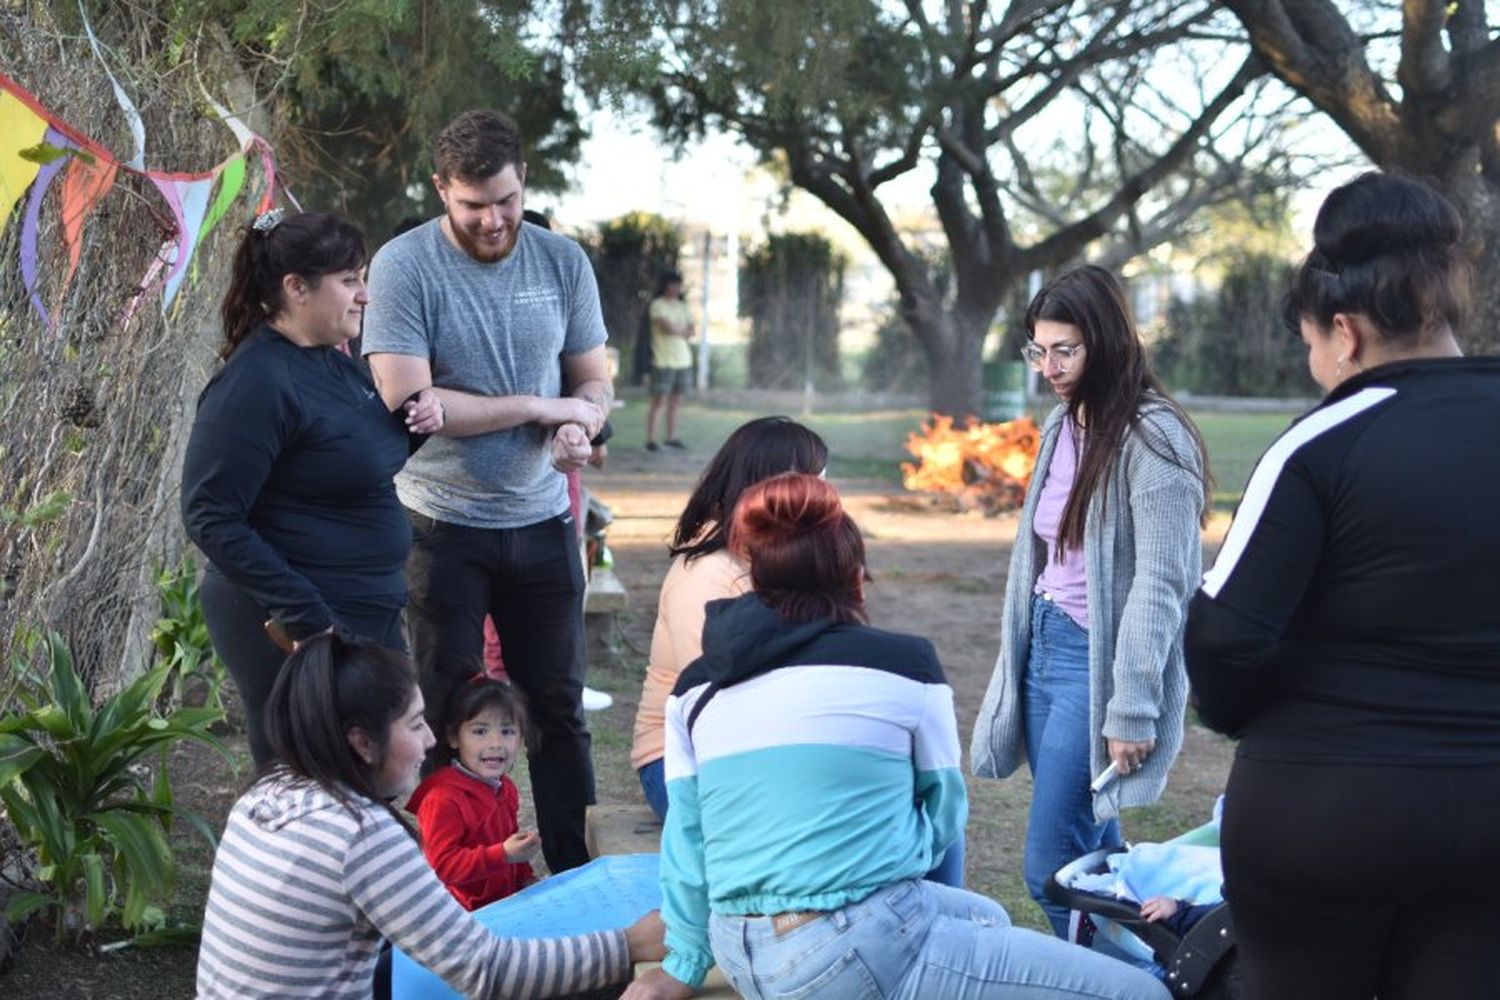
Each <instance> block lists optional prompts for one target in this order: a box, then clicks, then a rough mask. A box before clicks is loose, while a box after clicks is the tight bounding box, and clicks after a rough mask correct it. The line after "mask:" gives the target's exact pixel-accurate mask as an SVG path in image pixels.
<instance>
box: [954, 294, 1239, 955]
mask: <svg viewBox="0 0 1500 1000" xmlns="http://www.w3.org/2000/svg"><path fill="white" fill-rule="evenodd" d="M1026 335H1027V339H1028V343H1027V345H1026V347H1025V348H1024V349H1023V350H1022V352H1021V353H1022V356H1023V357H1024V358H1025V359H1026V361H1027V363H1028V364H1030V366H1031V368H1032V370H1033V371H1036V372H1037V373H1038V374H1040V375H1041V376H1042V377H1043V378H1045V379H1046V380H1047V383H1048V384H1049V385H1050V386H1051V387H1052V391H1053V392H1054V393H1055V394H1056V395H1057V398H1058V404H1059V405H1058V406H1057V407H1056V408H1055V409H1054V410H1053V411H1052V414H1051V416H1049V417H1048V418H1047V422H1046V424H1045V426H1044V427H1043V430H1042V442H1041V448H1040V451H1039V453H1038V455H1037V465H1036V471H1035V472H1034V473H1033V475H1032V479H1031V488H1030V490H1029V491H1028V493H1027V497H1026V503H1025V505H1024V506H1023V507H1022V510H1021V520H1020V524H1019V526H1018V527H1017V529H1016V544H1015V548H1014V550H1013V552H1012V555H1011V561H1010V572H1009V576H1008V578H1007V583H1006V588H1005V600H1004V606H1003V618H1002V625H1001V638H1000V656H999V659H998V660H997V661H996V663H995V672H994V675H993V676H992V677H991V679H990V686H989V690H988V691H987V692H986V694H985V697H984V703H983V705H982V706H981V707H980V710H979V717H978V719H977V720H976V722H975V726H974V737H973V743H972V746H971V749H970V757H971V760H972V767H973V770H974V773H975V775H977V776H979V777H983V778H1003V777H1006V776H1007V775H1009V774H1011V773H1012V772H1013V771H1015V769H1016V768H1017V767H1018V766H1019V765H1020V763H1021V760H1022V757H1023V755H1024V757H1025V759H1026V760H1027V761H1028V762H1029V763H1030V765H1031V776H1032V782H1033V791H1032V798H1031V811H1030V816H1029V819H1028V822H1027V829H1026V851H1025V858H1024V866H1023V867H1024V875H1025V880H1026V887H1027V889H1028V890H1029V891H1030V893H1031V896H1032V898H1033V899H1035V900H1036V901H1037V902H1038V903H1039V904H1040V905H1041V907H1042V910H1043V911H1044V912H1045V913H1046V915H1047V918H1048V920H1049V921H1050V922H1051V924H1052V928H1053V931H1054V932H1055V933H1056V934H1058V935H1059V936H1066V935H1067V927H1068V911H1067V909H1066V908H1065V907H1061V906H1059V905H1057V904H1056V903H1053V902H1051V901H1050V900H1048V899H1047V898H1046V897H1045V895H1044V893H1043V889H1044V887H1045V885H1046V882H1047V878H1048V876H1049V875H1051V874H1052V873H1053V872H1055V871H1056V870H1057V869H1058V868H1060V867H1062V866H1063V865H1064V864H1066V863H1068V862H1069V861H1072V860H1074V859H1075V858H1077V857H1079V856H1080V855H1083V854H1086V853H1088V852H1089V851H1093V850H1097V849H1099V848H1100V847H1112V846H1118V845H1119V844H1120V843H1121V840H1120V828H1119V821H1118V816H1119V811H1120V808H1121V807H1123V806H1143V805H1149V804H1150V803H1152V802H1155V801H1156V800H1157V799H1158V798H1159V797H1160V796H1161V793H1162V789H1163V788H1164V787H1165V786H1166V782H1167V772H1168V770H1170V768H1171V766H1172V761H1173V760H1174V759H1175V758H1176V756H1177V751H1178V749H1179V747H1180V746H1181V744H1182V723H1183V714H1184V711H1185V707H1186V700H1187V677H1186V674H1185V672H1184V669H1183V661H1182V623H1183V618H1184V615H1185V613H1186V610H1187V603H1188V600H1189V598H1190V597H1191V596H1192V592H1193V588H1194V587H1196V586H1197V585H1198V580H1199V573H1200V569H1201V565H1202V546H1201V543H1200V540H1199V536H1198V531H1199V528H1200V527H1201V526H1202V523H1203V518H1204V517H1205V515H1206V514H1207V510H1208V498H1209V478H1208V471H1207V470H1208V459H1207V455H1206V454H1205V452H1204V448H1203V439H1202V438H1201V437H1200V436H1199V434H1198V430H1197V428H1195V427H1194V426H1193V423H1192V421H1191V420H1189V419H1188V416H1187V414H1186V413H1185V412H1183V409H1182V407H1181V406H1179V405H1178V404H1177V403H1176V402H1174V401H1173V400H1172V398H1171V397H1170V396H1168V395H1167V393H1166V391H1165V390H1164V389H1163V388H1162V385H1161V383H1160V381H1158V380H1157V378H1156V376H1155V374H1153V373H1152V371H1151V367H1150V365H1149V364H1148V363H1147V361H1146V354H1145V348H1144V346H1143V345H1142V343H1141V339H1140V336H1139V334H1138V333H1137V332H1136V328H1135V321H1134V319H1133V318H1132V317H1131V313H1130V306H1129V305H1128V303H1127V301H1126V297H1125V290H1124V289H1123V288H1122V287H1121V286H1120V283H1119V281H1118V280H1116V278H1115V277H1114V275H1112V274H1110V273H1109V272H1108V271H1105V270H1104V269H1102V268H1099V267H1094V266H1091V265H1085V266H1083V267H1078V268H1074V269H1073V270H1070V271H1068V272H1066V273H1064V274H1061V275H1059V276H1058V277H1056V278H1054V279H1053V280H1052V281H1050V282H1049V283H1048V284H1047V285H1046V286H1044V287H1043V288H1042V290H1041V291H1040V292H1038V293H1037V295H1036V298H1034V299H1033V300H1032V301H1031V305H1030V306H1029V307H1028V309H1027V310H1026ZM1096 778H1098V779H1099V780H1095V779H1096ZM1091 784H1092V785H1093V786H1094V787H1093V788H1091Z"/></svg>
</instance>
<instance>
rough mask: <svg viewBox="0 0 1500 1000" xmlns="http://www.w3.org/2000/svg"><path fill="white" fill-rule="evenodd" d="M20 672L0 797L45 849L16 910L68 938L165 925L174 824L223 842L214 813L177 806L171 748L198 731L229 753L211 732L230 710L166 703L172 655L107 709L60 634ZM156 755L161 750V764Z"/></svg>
mask: <svg viewBox="0 0 1500 1000" xmlns="http://www.w3.org/2000/svg"><path fill="white" fill-rule="evenodd" d="M37 661H40V664H41V666H40V668H39V667H38V666H37V665H36V663H37ZM12 671H13V673H14V675H15V676H17V678H18V680H19V682H18V684H17V687H16V690H15V692H14V694H13V700H14V703H15V706H16V707H15V708H13V709H8V710H7V711H6V713H5V714H3V715H0V804H3V805H4V807H5V812H6V815H7V816H8V817H9V819H10V822H11V823H12V824H13V825H14V826H15V828H16V832H17V834H18V835H19V836H20V839H21V842H22V843H23V844H24V845H26V846H27V847H29V848H30V849H32V850H34V851H35V852H36V862H37V866H36V870H35V882H36V885H37V886H38V888H35V889H29V890H27V891H23V892H19V893H17V894H16V895H14V896H12V897H11V900H10V903H9V904H8V905H7V907H6V911H5V915H6V918H7V919H9V920H12V921H18V920H21V919H24V918H25V917H28V916H30V915H33V914H40V915H43V916H44V917H47V918H49V919H50V920H51V922H52V924H53V926H54V927H55V929H56V935H57V938H58V939H59V940H62V939H64V938H68V937H72V938H73V939H74V940H78V939H81V938H83V937H84V936H85V935H87V934H90V933H92V932H95V931H97V930H99V929H100V928H103V927H105V926H107V925H109V924H111V923H112V922H114V921H116V920H118V922H119V923H120V925H122V926H123V927H124V928H125V929H126V930H127V931H131V932H134V933H142V932H152V931H161V930H163V929H164V925H165V923H166V921H165V915H164V912H163V910H162V909H161V904H162V903H164V902H165V901H166V899H167V898H168V897H169V896H170V894H171V890H172V882H173V874H174V865H173V860H172V853H171V850H170V848H169V846H168V836H169V835H170V833H171V829H172V824H173V820H174V819H178V818H181V819H183V820H185V821H187V822H189V823H191V824H192V825H193V826H195V827H196V828H197V829H198V830H200V831H201V832H202V833H203V834H204V835H205V836H207V837H208V838H209V840H210V841H212V839H213V834H212V831H211V830H210V829H209V827H208V825H207V824H206V823H204V822H203V820H201V819H199V818H198V817H196V816H192V815H190V814H188V813H185V812H180V811H179V810H177V809H176V807H175V806H174V804H173V799H172V786H171V782H170V780H169V778H168V776H167V767H166V756H167V752H168V751H169V750H170V749H171V747H172V746H173V745H174V744H176V743H177V742H179V741H181V740H184V739H191V740H197V741H200V742H202V743H206V744H208V745H209V746H212V747H214V748H215V749H217V750H218V751H219V752H220V753H221V754H223V755H224V756H225V759H226V760H227V759H229V754H228V752H227V750H226V749H225V748H224V746H223V745H222V744H220V743H219V741H218V740H216V739H215V738H214V737H213V736H212V735H211V734H210V733H209V731H208V727H209V726H210V725H212V724H213V723H214V722H216V721H217V720H218V719H220V718H221V717H222V712H220V711H219V710H218V709H215V708H182V707H177V708H173V709H172V710H171V711H169V712H166V713H165V714H164V713H162V712H161V711H159V710H158V708H157V703H158V697H159V696H160V694H161V691H162V688H163V686H164V685H165V684H166V683H167V681H168V680H169V678H170V676H171V672H172V671H171V668H170V667H169V666H168V665H167V664H165V663H159V664H157V665H156V666H155V667H153V668H152V669H151V670H150V671H149V672H147V673H145V674H143V675H142V676H141V677H139V678H137V679H136V680H135V681H133V682H132V683H130V684H129V685H127V686H126V687H124V688H122V689H121V690H120V691H117V692H116V693H114V694H113V695H110V696H109V697H108V698H106V699H104V701H103V702H102V703H101V704H100V705H99V706H98V707H97V708H96V707H95V706H94V705H93V702H92V700H91V699H90V697H89V694H88V691H87V690H86V689H85V687H84V684H83V682H82V680H81V679H80V678H79V676H78V672H77V670H75V669H74V665H73V658H72V655H71V654H70V653H69V651H68V647H67V645H66V644H65V643H64V642H63V640H62V639H61V638H60V637H59V636H57V635H55V634H49V635H48V636H46V637H45V638H39V637H36V636H33V637H32V638H31V639H30V641H28V642H27V643H26V645H25V650H24V653H23V655H21V656H18V657H17V658H16V661H15V662H14V663H13V664H12ZM150 755H159V760H157V761H156V762H155V764H154V766H152V764H151V762H150V761H149V760H148V759H147V758H148V756H150Z"/></svg>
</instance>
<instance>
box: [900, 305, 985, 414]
mask: <svg viewBox="0 0 1500 1000" xmlns="http://www.w3.org/2000/svg"><path fill="white" fill-rule="evenodd" d="M991 318H992V316H977V315H973V314H968V315H965V314H960V313H958V312H956V311H952V312H943V313H941V314H940V315H939V316H938V317H937V318H936V320H935V321H929V323H928V325H926V326H925V327H924V324H923V321H922V319H921V318H920V317H916V316H908V317H907V322H908V323H910V324H911V326H912V332H913V333H914V334H916V336H917V339H918V340H919V341H921V343H922V350H923V352H924V353H925V354H926V355H927V386H928V389H927V393H928V406H929V408H931V410H932V411H933V412H934V413H945V414H947V415H948V416H950V417H953V418H955V419H957V420H963V419H965V418H967V417H979V416H981V415H982V414H983V412H984V385H983V380H982V377H981V373H982V368H983V350H984V335H985V333H987V332H988V331H989V326H990V320H991Z"/></svg>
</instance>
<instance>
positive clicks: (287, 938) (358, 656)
mask: <svg viewBox="0 0 1500 1000" xmlns="http://www.w3.org/2000/svg"><path fill="white" fill-rule="evenodd" d="M422 707H423V706H422V695H421V692H420V691H419V690H418V688H417V683H416V675H415V672H414V671H413V670H412V667H411V664H410V662H409V661H408V660H407V659H406V658H405V657H404V656H402V655H401V654H399V653H396V652H394V651H392V650H389V649H385V648H383V647H379V646H375V645H370V644H365V643H355V642H348V641H345V640H343V639H341V638H339V637H338V636H336V635H331V634H326V635H319V636H316V637H314V638H312V639H309V640H307V641H306V642H304V643H302V644H301V645H300V646H299V647H298V649H297V651H296V652H295V653H293V654H292V657H291V658H290V659H289V660H288V661H287V663H286V665H285V667H284V668H283V669H282V671H281V674H280V676H279V677H278V678H277V681H276V685H275V687H274V688H273V689H272V692H271V698H270V701H269V703H268V704H267V706H266V731H267V736H268V737H269V740H270V743H271V747H272V749H273V750H274V751H275V754H276V757H277V760H278V761H279V764H278V766H276V767H275V768H274V769H273V770H272V771H271V772H270V773H269V774H267V775H266V776H265V777H264V778H262V779H261V780H260V781H259V782H257V783H256V784H255V785H254V786H253V787H251V789H250V790H249V791H248V792H246V793H245V794H244V795H243V796H241V798H240V800H239V801H238V802H237V803H235V806H234V810H233V811H232V812H231V814H230V817H229V826H228V828H227V829H226V830H225V831H224V837H223V840H221V841H220V843H219V850H218V854H217V855H216V856H215V858H214V868H213V881H212V884H211V886H210V888H209V893H208V910H207V913H206V914H205V916H204V920H203V941H202V945H201V948H200V951H199V954H198V995H199V996H200V997H226V998H227V997H235V998H243V997H313V996H316V997H349V998H354V997H361V998H365V997H369V996H370V995H371V990H372V984H373V979H374V974H375V965H376V956H377V954H378V952H379V949H380V942H381V939H382V938H385V939H386V940H388V941H390V942H391V943H392V944H393V945H395V946H396V947H399V948H400V949H402V950H403V951H404V952H406V954H407V955H409V956H410V957H411V958H412V959H413V960H414V961H417V962H419V963H421V964H422V965H424V966H426V967H428V968H429V969H431V970H432V971H433V972H435V973H437V974H438V975H439V976H441V977H442V978H443V980H444V981H445V982H447V983H448V985H450V986H451V987H453V989H455V990H457V991H458V992H460V993H462V994H464V995H465V996H468V997H543V996H557V995H560V994H568V993H575V992H579V991H582V990H588V989H594V988H597V987H600V986H603V985H605V984H608V983H613V982H623V981H624V980H626V979H628V978H629V977H630V968H631V965H632V963H634V962H637V961H650V960H653V959H655V958H660V957H661V955H662V947H661V936H662V927H661V922H660V919H659V918H658V917H657V916H656V914H655V913H652V914H649V915H647V916H646V917H643V918H642V919H641V920H639V921H637V922H636V923H635V924H634V925H632V926H631V927H630V928H628V929H626V930H624V931H613V932H609V933H598V934H583V935H579V936H577V937H571V938H561V939H553V940H524V941H522V940H508V939H505V938H499V937H495V936H494V935H492V934H491V933H490V932H489V931H488V930H487V929H485V928H484V927H483V926H482V925H480V924H479V923H478V922H476V921H475V920H474V918H473V916H472V915H470V914H469V913H468V912H466V911H465V910H464V909H463V907H461V906H460V905H459V904H458V902H457V901H456V900H454V898H453V897H452V896H451V895H449V894H448V891H447V890H446V889H444V888H443V885H442V883H441V882H439V881H438V879H437V876H436V875H434V874H433V871H432V869H431V868H429V867H428V865H427V862H426V860H425V859H424V858H423V857H422V852H421V850H420V849H419V848H418V846H417V840H416V835H415V834H414V833H413V831H412V829H411V827H410V825H408V823H407V821H406V820H405V819H404V818H403V817H402V816H401V814H400V813H398V812H397V811H396V810H395V809H394V808H392V807H391V805H390V804H389V803H390V802H391V801H392V800H393V799H398V798H401V797H403V796H405V795H406V794H408V793H409V792H410V791H411V790H412V788H414V787H415V786H416V783H417V769H418V768H419V767H420V766H421V763H422V758H423V756H424V755H425V753H426V751H427V749H428V748H429V747H430V746H432V744H433V737H432V733H431V731H430V730H428V728H427V723H426V721H425V720H424V719H423V715H422Z"/></svg>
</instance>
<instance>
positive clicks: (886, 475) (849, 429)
mask: <svg viewBox="0 0 1500 1000" xmlns="http://www.w3.org/2000/svg"><path fill="white" fill-rule="evenodd" d="M768 412H776V411H774V410H751V409H742V408H731V407H721V406H716V405H714V403H713V401H712V399H711V398H710V399H708V400H704V401H701V402H700V401H698V400H695V399H689V400H687V401H685V402H684V403H683V406H682V413H681V420H680V425H679V430H680V434H681V437H682V439H683V440H684V441H685V442H687V444H688V446H689V447H690V448H692V449H693V450H694V451H695V452H698V453H700V454H711V453H712V452H713V451H715V450H716V449H717V448H718V447H719V445H720V444H722V443H723V441H724V439H725V438H726V437H728V436H729V434H730V432H731V431H733V430H734V429H735V428H736V427H738V426H739V425H740V424H742V423H744V422H745V421H747V420H751V419H753V418H755V417H758V416H763V415H765V414H766V413H768ZM645 414H646V403H645V400H643V399H630V400H627V401H626V403H625V405H624V406H623V407H621V408H619V409H617V410H616V411H615V412H614V415H613V416H612V417H611V418H610V423H611V424H612V425H613V427H614V432H615V436H614V438H613V439H611V441H610V448H611V450H615V449H619V450H636V451H638V450H640V449H641V447H642V446H643V444H644V442H645V422H646V415H645ZM788 415H789V416H793V417H796V418H797V419H799V420H801V421H802V422H803V423H805V424H807V425H808V426H809V427H811V428H812V429H813V430H815V431H817V432H818V433H819V434H821V435H822V436H823V439H824V440H825V441H827V442H828V448H829V451H830V453H831V456H832V457H831V458H830V460H829V470H828V471H829V475H830V476H832V477H835V478H840V479H879V480H884V481H886V482H891V483H899V482H900V481H901V463H902V462H903V461H908V460H910V458H911V456H910V455H908V454H907V452H906V449H905V447H904V445H905V442H906V436H907V434H909V433H911V432H912V431H914V430H917V429H918V428H919V427H920V426H921V424H922V421H923V420H925V419H926V417H927V411H925V410H919V409H912V410H875V411H870V412H864V413H814V414H810V415H807V416H800V415H798V414H796V413H791V414H788ZM1192 416H1193V419H1194V420H1195V421H1196V422H1197V424H1198V428H1199V430H1201V431H1202V432H1203V438H1204V440H1205V442H1206V443H1207V444H1208V457H1209V464H1210V466H1211V467H1212V469H1213V474H1214V480H1215V487H1214V506H1215V507H1216V508H1218V509H1221V510H1226V511H1227V510H1231V509H1232V508H1233V506H1234V504H1235V503H1236V502H1237V501H1238V500H1239V498H1240V494H1241V493H1242V492H1243V491H1244V488H1245V481H1246V480H1247V479H1249V478H1250V473H1251V471H1252V470H1253V469H1254V468H1255V462H1256V460H1257V459H1258V458H1260V455H1261V453H1262V452H1263V451H1265V450H1266V448H1267V447H1268V446H1269V445H1270V444H1271V442H1272V441H1273V440H1275V439H1276V436H1277V435H1278V434H1280V433H1281V432H1282V431H1283V430H1285V429H1286V427H1287V425H1288V424H1290V423H1291V421H1292V418H1293V416H1295V412H1294V411H1292V410H1288V411H1286V412H1278V413H1224V412H1207V411H1205V412H1193V413H1192ZM658 419H660V418H658ZM658 426H659V427H660V425H658Z"/></svg>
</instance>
